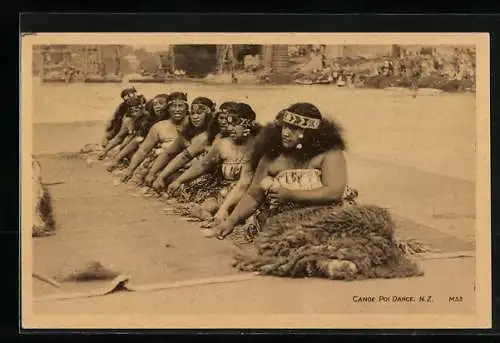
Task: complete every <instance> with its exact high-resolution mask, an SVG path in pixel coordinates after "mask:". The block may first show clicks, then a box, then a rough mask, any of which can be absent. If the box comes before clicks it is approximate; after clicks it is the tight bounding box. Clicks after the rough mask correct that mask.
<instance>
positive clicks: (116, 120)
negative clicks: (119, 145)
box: [101, 88, 137, 148]
mask: <svg viewBox="0 0 500 343" xmlns="http://www.w3.org/2000/svg"><path fill="white" fill-rule="evenodd" d="M136 93H137V90H136V89H135V88H125V89H124V90H122V91H121V93H120V98H121V99H122V102H121V103H120V104H119V105H118V107H117V108H116V110H115V112H114V113H113V116H112V117H111V119H110V120H109V121H108V122H107V123H106V126H105V133H104V137H103V139H102V142H101V146H102V147H103V148H105V147H106V146H107V145H108V142H109V141H110V140H111V139H113V138H114V137H115V136H116V135H117V134H118V132H119V131H120V127H121V126H122V120H123V117H124V116H125V114H127V111H128V105H129V104H130V100H131V99H132V98H134V97H135V95H136Z"/></svg>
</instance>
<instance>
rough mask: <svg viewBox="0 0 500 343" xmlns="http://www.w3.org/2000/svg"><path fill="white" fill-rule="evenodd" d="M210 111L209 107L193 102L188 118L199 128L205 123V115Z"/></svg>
mask: <svg viewBox="0 0 500 343" xmlns="http://www.w3.org/2000/svg"><path fill="white" fill-rule="evenodd" d="M210 112H211V110H210V108H209V107H208V106H206V105H203V104H193V105H192V106H191V113H190V115H189V118H190V119H191V124H193V126H194V127H196V128H199V127H202V126H203V125H204V124H205V121H206V120H207V115H208V114H209V113H210Z"/></svg>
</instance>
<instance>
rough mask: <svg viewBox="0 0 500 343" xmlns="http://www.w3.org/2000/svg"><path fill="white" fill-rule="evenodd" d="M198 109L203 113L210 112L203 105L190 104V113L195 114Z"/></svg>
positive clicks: (208, 108)
mask: <svg viewBox="0 0 500 343" xmlns="http://www.w3.org/2000/svg"><path fill="white" fill-rule="evenodd" d="M198 109H202V110H203V112H207V113H208V112H211V111H212V110H211V109H210V107H208V106H207V105H205V104H192V105H191V112H197V110H198Z"/></svg>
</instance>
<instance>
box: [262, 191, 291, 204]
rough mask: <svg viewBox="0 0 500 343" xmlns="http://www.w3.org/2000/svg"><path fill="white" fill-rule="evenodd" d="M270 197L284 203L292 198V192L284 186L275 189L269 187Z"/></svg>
mask: <svg viewBox="0 0 500 343" xmlns="http://www.w3.org/2000/svg"><path fill="white" fill-rule="evenodd" d="M268 195H269V197H271V198H272V199H274V200H277V201H278V202H280V203H284V202H287V201H290V200H292V192H291V191H290V190H289V189H286V188H284V187H278V188H274V189H269V193H268Z"/></svg>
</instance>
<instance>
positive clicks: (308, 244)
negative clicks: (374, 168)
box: [234, 204, 422, 280]
mask: <svg viewBox="0 0 500 343" xmlns="http://www.w3.org/2000/svg"><path fill="white" fill-rule="evenodd" d="M394 230H395V225H394V222H393V220H392V218H391V216H390V213H389V212H388V211H387V210H386V209H383V208H380V207H378V206H374V205H359V204H350V205H347V206H339V205H331V206H314V207H306V208H301V209H291V210H285V211H283V212H281V213H278V214H276V215H273V216H271V217H269V218H268V219H267V220H266V221H265V222H264V223H263V225H262V232H261V233H260V234H259V235H258V236H257V237H256V239H255V241H254V247H255V253H254V254H247V255H239V256H236V258H235V264H234V266H235V267H236V268H238V269H239V270H242V271H257V272H260V273H262V274H267V275H274V276H282V277H313V276H316V277H324V278H329V279H342V280H355V279H367V278H397V277H411V276H419V275H422V271H421V270H420V269H419V267H418V266H417V265H416V264H415V263H414V262H413V261H411V260H410V259H408V257H407V256H405V254H404V253H403V251H402V250H401V249H400V246H399V244H398V242H397V241H396V238H395V236H394Z"/></svg>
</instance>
